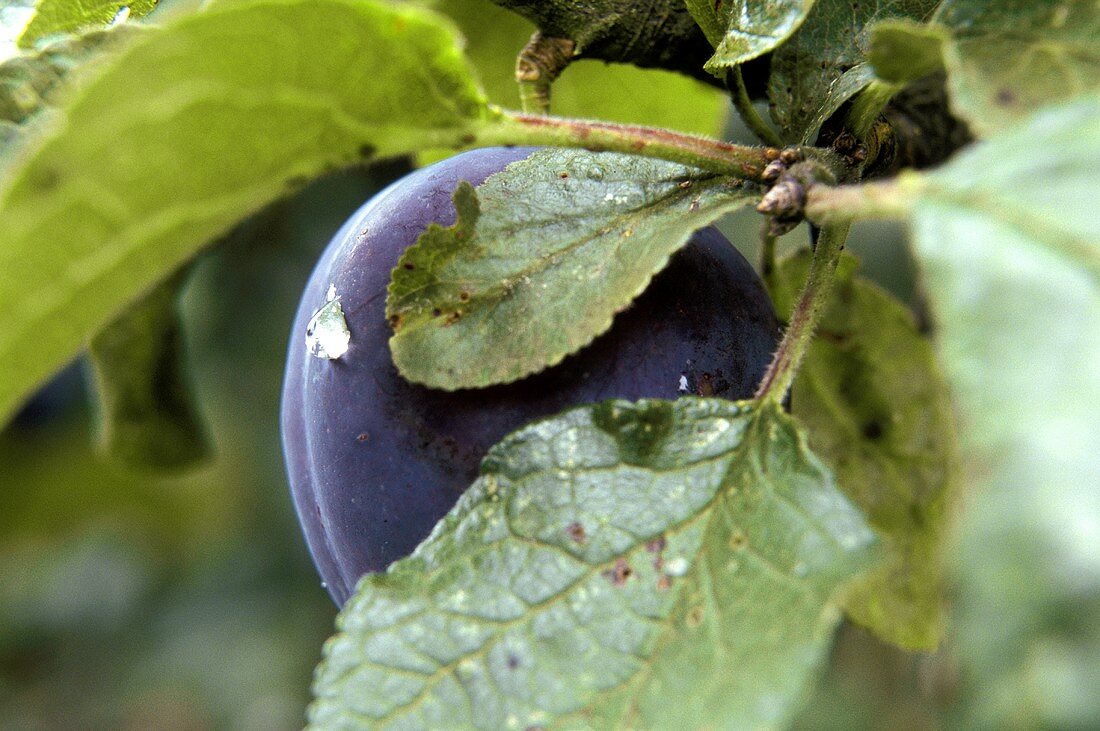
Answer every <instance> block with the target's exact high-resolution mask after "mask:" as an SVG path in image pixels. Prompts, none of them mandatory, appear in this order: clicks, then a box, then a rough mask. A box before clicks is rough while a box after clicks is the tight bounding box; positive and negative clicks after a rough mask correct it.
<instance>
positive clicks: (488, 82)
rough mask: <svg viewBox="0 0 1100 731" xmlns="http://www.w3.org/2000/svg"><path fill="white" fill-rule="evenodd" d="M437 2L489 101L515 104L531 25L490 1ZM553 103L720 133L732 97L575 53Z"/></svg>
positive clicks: (591, 115) (576, 112)
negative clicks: (519, 62) (519, 57)
mask: <svg viewBox="0 0 1100 731" xmlns="http://www.w3.org/2000/svg"><path fill="white" fill-rule="evenodd" d="M436 7H437V8H438V9H439V10H440V11H441V12H444V13H446V14H447V15H448V16H450V17H452V18H454V20H455V22H456V23H457V25H458V27H459V28H460V29H461V30H462V33H463V34H464V35H465V37H466V49H465V50H466V54H467V55H468V56H469V57H470V59H471V60H472V61H473V63H474V66H475V67H476V68H477V71H478V76H479V77H480V79H481V81H482V82H483V83H484V84H485V90H486V93H487V94H488V96H489V99H490V101H492V102H494V103H496V104H499V105H501V106H503V107H505V108H508V109H515V108H517V107H518V106H519V103H520V100H519V92H518V87H517V85H516V79H515V67H516V54H517V53H519V51H520V49H521V48H523V45H524V44H525V43H526V42H527V40H528V39H529V38H530V37H531V33H532V32H533V31H534V26H533V25H531V23H529V22H528V21H526V20H524V19H523V18H521V17H520V16H519V15H517V14H516V13H514V12H511V11H509V10H505V9H504V8H500V7H497V6H496V5H494V4H493V3H492V2H489V0H445V1H444V2H438V3H437V4H436ZM672 100H675V101H674V102H673V101H672ZM552 105H553V111H554V114H556V115H557V116H559V117H576V118H583V119H602V120H606V121H610V122H624V123H631V124H641V125H648V126H651V127H666V128H670V129H678V130H682V131H684V132H693V133H696V134H703V135H709V136H711V137H718V136H720V135H721V133H722V129H723V125H724V123H725V119H726V116H727V113H728V110H729V98H728V97H727V96H726V95H725V94H724V93H723V92H722V91H721V90H719V89H717V88H715V87H714V86H710V85H708V84H703V83H700V82H698V81H695V80H694V79H691V78H688V77H686V76H683V75H682V74H677V73H673V72H670V71H661V70H658V69H640V68H637V67H635V66H631V65H628V64H606V63H603V62H601V61H595V60H579V61H574V62H573V63H571V64H570V65H569V68H567V69H566V70H565V73H563V74H562V75H561V76H560V77H559V78H558V79H557V81H555V82H554V87H553V97H552Z"/></svg>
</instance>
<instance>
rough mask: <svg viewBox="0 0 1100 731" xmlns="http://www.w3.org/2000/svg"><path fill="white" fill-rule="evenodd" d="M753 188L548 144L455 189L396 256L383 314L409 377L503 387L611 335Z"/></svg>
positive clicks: (452, 385) (444, 384) (447, 384)
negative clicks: (619, 317)
mask: <svg viewBox="0 0 1100 731" xmlns="http://www.w3.org/2000/svg"><path fill="white" fill-rule="evenodd" d="M758 196H759V193H758V192H757V191H755V190H753V189H746V188H744V187H743V186H742V183H741V181H739V180H732V179H730V178H724V177H720V176H715V175H711V174H708V173H703V172H701V171H698V170H695V169H693V168H687V167H684V166H682V165H678V164H676V163H670V162H664V161H660V160H651V159H647V158H640V157H636V156H631V155H620V154H614V153H591V152H586V151H583V150H561V149H547V150H542V151H539V152H536V153H535V154H533V155H531V157H529V158H527V159H526V160H523V161H520V162H516V163H513V164H511V165H509V166H508V168H506V169H505V170H504V171H502V172H500V173H498V174H496V175H494V176H492V177H490V178H489V179H488V180H486V181H485V183H483V184H482V185H481V186H480V187H479V188H478V189H477V192H476V194H475V192H474V190H473V188H471V187H470V186H469V185H466V186H463V187H460V188H459V189H458V191H456V193H455V206H456V209H457V212H458V220H457V223H455V225H454V226H452V227H450V228H443V227H441V226H436V225H433V226H431V227H429V229H428V230H427V231H426V232H425V233H424V235H423V236H421V238H420V240H419V241H418V242H417V243H416V244H415V245H414V246H411V247H410V248H409V249H408V250H407V251H406V252H405V254H404V255H403V256H402V257H401V261H400V263H399V264H398V266H397V268H396V269H395V270H394V275H393V281H392V283H391V285H390V289H389V299H388V301H387V307H386V314H387V317H389V318H390V321H391V323H393V325H394V331H395V334H394V336H393V338H391V340H390V349H391V350H392V352H393V359H394V363H395V364H396V365H397V367H398V369H399V370H400V371H401V373H402V375H404V376H405V377H406V378H407V379H409V380H411V381H415V382H417V383H423V384H426V385H429V386H432V387H435V388H445V389H448V390H451V389H456V388H470V387H480V386H488V385H491V384H495V383H508V382H510V381H514V380H517V379H519V378H522V377H523V376H526V375H529V374H531V373H534V372H537V371H540V370H542V369H544V368H546V367H548V366H552V365H554V364H556V363H558V362H560V361H561V359H562V358H564V357H565V356H567V355H569V354H571V353H574V352H576V351H577V350H579V349H580V348H582V347H584V346H585V345H587V344H588V343H590V342H591V341H592V340H593V339H594V338H595V337H596V336H598V335H600V334H601V333H603V332H604V331H606V330H607V329H608V328H609V327H610V326H611V322H612V318H613V317H614V316H615V313H616V312H619V311H620V310H622V309H624V308H626V307H627V306H628V305H629V304H630V303H631V302H632V301H633V300H634V298H635V297H637V296H638V295H639V294H641V292H642V290H644V289H645V287H646V285H647V284H649V281H650V279H652V277H653V275H654V274H656V273H657V272H659V271H660V270H661V269H663V268H664V266H665V264H667V263H668V259H669V257H670V256H671V255H672V254H673V253H675V252H676V250H677V249H679V248H680V247H681V246H683V245H684V244H685V243H686V242H687V240H688V238H689V237H690V236H691V233H692V232H693V231H695V230H696V229H698V228H701V227H703V226H706V225H707V224H709V223H711V222H712V221H714V220H715V219H717V218H718V217H719V216H721V215H722V214H724V213H727V212H729V211H732V210H735V209H736V208H739V207H741V206H743V205H745V204H746V203H749V202H750V201H752V200H755V199H756V198H757V197H758Z"/></svg>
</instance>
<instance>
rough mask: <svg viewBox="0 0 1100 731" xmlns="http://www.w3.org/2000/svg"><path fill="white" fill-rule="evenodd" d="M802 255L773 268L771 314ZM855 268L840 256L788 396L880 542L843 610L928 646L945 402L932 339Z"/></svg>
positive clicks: (784, 304)
mask: <svg viewBox="0 0 1100 731" xmlns="http://www.w3.org/2000/svg"><path fill="white" fill-rule="evenodd" d="M809 262H810V255H809V252H808V251H804V252H801V253H799V254H797V255H796V256H793V257H791V258H790V259H788V260H786V261H784V262H783V264H782V266H781V267H780V269H779V275H780V276H779V279H780V282H779V284H778V286H777V287H776V289H777V290H778V291H777V292H776V293H775V294H773V297H775V298H776V307H777V309H778V310H779V311H780V312H789V311H790V310H791V307H792V306H793V304H794V300H795V298H796V297H797V295H798V292H799V289H800V288H801V286H802V283H803V282H804V281H805V279H806V273H807V271H808V269H809ZM856 268H857V264H856V262H855V260H854V259H852V258H850V257H846V258H845V259H843V260H842V262H841V266H840V268H839V269H838V271H837V280H836V283H835V285H834V286H835V289H834V292H833V295H832V297H831V299H830V303H829V306H828V309H827V310H826V312H825V314H824V316H823V318H822V321H821V325H820V327H819V329H818V333H817V336H816V337H815V339H814V342H813V344H812V345H811V346H810V350H809V352H808V353H807V356H806V360H805V362H804V363H803V365H802V369H801V370H800V371H799V374H798V379H797V380H796V381H795V384H794V390H793V393H792V395H791V402H792V403H793V404H794V406H793V409H794V414H795V416H796V417H798V418H799V419H800V420H801V421H802V422H803V423H804V424H805V425H806V431H807V433H808V434H809V438H810V445H811V447H813V449H814V451H815V452H816V453H817V454H818V455H820V456H821V458H822V459H823V460H824V461H825V462H826V463H827V464H828V465H829V466H830V467H831V468H832V470H833V472H834V473H835V474H836V479H837V484H838V485H839V486H840V488H841V489H842V490H844V493H845V494H846V495H848V497H849V498H851V500H852V501H853V502H854V503H855V504H856V505H857V506H859V508H860V509H861V510H862V511H863V513H864V514H865V515H866V516H868V519H869V521H870V523H871V525H872V526H874V528H875V529H876V530H877V531H878V532H879V533H880V535H882V537H883V538H884V539H885V540H884V543H885V546H886V548H887V558H886V560H885V561H884V562H883V563H882V564H881V565H880V566H878V567H876V568H875V569H874V570H872V571H871V572H870V573H869V574H868V575H867V576H865V577H862V578H860V579H859V580H858V581H857V582H856V583H855V584H853V586H852V587H851V588H850V589H849V590H848V592H847V594H846V597H845V602H844V608H845V611H846V612H847V613H848V616H849V617H851V618H852V619H854V620H855V621H857V622H859V623H860V624H863V625H865V626H867V627H868V628H870V629H871V630H872V631H874V632H875V634H877V635H878V636H879V637H882V638H883V639H886V640H889V641H890V642H893V643H895V644H898V645H901V646H902V647H906V648H911V649H912V648H923V649H931V648H934V647H935V646H936V645H937V644H938V643H939V641H940V639H941V636H942V633H943V567H942V564H943V556H942V550H941V549H942V543H943V540H944V537H945V535H944V534H945V529H946V516H947V514H948V512H949V511H948V507H949V506H948V504H947V499H948V488H949V487H950V486H951V482H952V477H953V473H954V467H955V454H954V450H955V442H954V437H955V434H954V424H953V422H952V413H951V401H950V399H949V397H948V393H947V385H946V383H945V382H944V378H943V374H942V373H941V372H940V367H939V364H938V363H937V362H936V357H935V354H934V353H933V350H932V343H931V341H929V340H928V338H927V337H926V336H924V335H923V334H921V333H920V332H919V331H918V329H917V326H916V324H915V323H914V322H913V317H912V315H911V314H910V313H909V311H908V309H906V308H905V307H904V306H903V305H902V304H901V303H900V302H898V301H897V300H895V299H894V298H893V297H891V296H890V295H889V294H887V293H886V292H884V291H882V290H881V289H879V288H878V287H876V286H875V285H874V284H872V283H871V282H870V281H868V280H866V279H864V278H862V277H860V276H858V275H857V274H856ZM776 295H778V296H776Z"/></svg>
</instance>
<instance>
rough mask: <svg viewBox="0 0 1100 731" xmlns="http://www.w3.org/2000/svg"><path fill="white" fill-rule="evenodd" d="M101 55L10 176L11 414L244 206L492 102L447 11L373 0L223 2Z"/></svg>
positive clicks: (1, 221) (467, 125) (1, 292)
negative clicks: (443, 14) (105, 60)
mask: <svg viewBox="0 0 1100 731" xmlns="http://www.w3.org/2000/svg"><path fill="white" fill-rule="evenodd" d="M101 68H102V72H101V74H100V75H99V76H98V78H96V79H94V80H92V81H90V82H89V83H88V84H87V85H86V86H85V88H84V89H83V90H82V91H81V93H79V94H74V95H72V97H71V100H70V101H69V103H68V104H67V105H66V106H65V107H64V109H63V110H62V111H63V112H64V114H63V116H60V118H59V119H58V120H57V123H56V124H55V125H53V126H52V127H51V128H50V129H49V130H48V132H47V133H45V134H44V135H43V137H42V138H41V140H40V141H39V142H38V144H37V145H35V146H32V149H29V150H27V151H26V154H25V155H24V156H23V159H22V164H21V165H20V166H19V167H16V168H13V169H12V170H11V171H9V176H8V178H7V179H6V180H4V181H2V183H0V185H2V187H0V227H2V228H0V311H2V312H3V313H4V325H3V328H0V419H3V418H5V417H7V416H8V415H10V413H11V411H12V409H13V408H14V407H15V405H16V404H17V403H18V402H19V401H20V399H21V398H22V397H24V396H25V395H26V394H27V392H28V391H29V390H30V389H31V387H32V386H33V385H34V384H35V383H36V382H37V381H39V380H41V379H42V378H43V377H45V376H46V375H48V374H49V373H50V372H52V371H53V370H55V369H56V368H57V367H59V366H60V365H61V364H62V363H64V362H65V361H66V360H67V359H69V358H71V357H72V356H73V354H75V353H76V352H77V351H78V350H79V348H80V347H81V345H82V344H83V342H84V341H85V339H86V337H87V335H88V334H89V333H91V332H94V331H96V330H97V329H99V328H100V327H102V326H103V325H105V324H106V323H107V322H108V321H109V320H110V319H111V318H112V317H114V316H115V315H117V314H118V313H119V311H120V310H121V309H122V308H123V307H124V306H125V305H126V304H127V303H128V302H129V301H131V300H133V299H134V298H135V297H137V296H138V295H140V294H141V293H143V292H145V291H147V290H149V289H150V288H151V287H152V286H153V285H154V284H155V283H156V282H157V281H158V280H159V279H161V278H163V277H165V276H167V275H168V274H169V273H171V272H172V271H174V270H175V269H177V268H178V267H179V265H180V264H181V263H182V262H183V261H185V260H187V259H188V258H189V257H191V256H193V255H194V254H195V252H196V251H197V250H198V249H200V248H201V247H202V246H203V245H204V244H205V243H207V242H208V241H210V240H211V239H212V238H214V237H216V236H218V235H219V234H221V233H223V232H225V231H226V230H227V229H228V228H229V227H230V226H232V225H233V224H234V223H235V222H237V221H238V220H240V219H241V218H243V217H244V216H246V215H248V214H250V213H252V212H254V211H256V210H257V209H259V208H260V207H262V206H263V205H265V204H267V203H268V202H270V201H272V200H273V199H275V198H277V197H279V196H281V195H284V194H285V193H286V192H287V191H288V190H291V189H293V188H295V187H297V186H299V185H301V184H302V182H304V181H305V180H308V179H309V178H311V177H314V176H317V175H319V174H320V173H322V172H323V171H325V170H328V169H331V168H333V167H335V166H340V165H349V164H353V163H356V162H360V161H362V160H364V159H368V158H372V157H386V156H392V155H396V154H400V153H403V152H406V151H409V150H412V149H416V148H418V147H422V146H447V145H454V144H458V143H459V142H460V141H461V140H462V138H463V137H464V136H465V135H467V134H469V133H470V131H471V129H472V128H474V127H475V126H476V125H478V124H479V123H481V120H482V119H483V117H484V116H485V114H486V112H485V106H484V102H483V99H482V96H481V94H480V92H479V91H478V90H477V88H476V86H475V85H474V84H473V82H472V81H471V77H470V73H469V69H468V68H467V65H466V63H465V62H464V61H463V60H462V58H461V56H460V54H459V51H458V49H457V45H456V43H455V38H454V37H453V35H452V33H451V32H450V31H449V30H448V29H447V28H446V27H445V26H443V25H441V24H440V22H439V21H438V20H437V17H436V16H434V15H430V14H427V13H426V12H425V11H422V10H418V9H415V8H412V7H405V6H398V5H392V4H383V3H378V2H370V1H369V0H308V1H307V0H263V1H258V2H255V1H254V2H240V3H232V4H227V5H225V6H219V7H216V8H215V9H214V10H212V11H211V12H209V13H202V14H198V15H194V16H190V17H187V18H184V19H183V20H182V21H180V22H178V23H176V24H173V25H170V26H166V27H165V28H163V29H157V30H150V31H149V32H148V33H147V34H145V35H144V37H143V38H142V39H141V41H140V42H139V43H137V44H136V45H134V46H133V47H130V48H128V49H127V50H126V51H125V52H124V53H122V54H121V55H120V56H118V57H117V58H115V59H113V61H111V62H110V63H109V64H103V65H101Z"/></svg>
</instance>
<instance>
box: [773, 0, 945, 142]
mask: <svg viewBox="0 0 1100 731" xmlns="http://www.w3.org/2000/svg"><path fill="white" fill-rule="evenodd" d="M938 4H939V3H938V1H937V0H869V1H868V2H860V3H853V2H850V0H818V2H816V3H815V4H814V6H813V9H812V10H811V11H810V13H809V15H808V16H807V18H806V20H805V22H804V23H803V24H802V26H801V27H800V28H799V30H798V32H797V33H795V34H794V35H793V36H792V37H791V38H790V39H789V40H788V41H787V42H786V43H784V44H783V45H782V46H780V47H779V48H778V49H776V51H775V53H774V54H773V55H772V74H771V77H770V78H769V79H768V98H769V99H770V100H771V105H772V117H773V119H775V122H776V124H778V125H779V127H780V129H781V130H782V132H783V135H784V137H785V139H786V140H787V141H788V142H792V143H812V142H813V141H814V139H815V138H816V136H817V132H818V130H819V129H820V127H821V125H822V124H824V122H825V121H826V120H827V119H828V118H829V117H831V116H832V115H833V113H834V112H836V111H837V110H838V109H839V108H840V107H841V105H843V104H844V102H846V101H848V99H850V98H851V97H852V96H854V95H855V94H857V93H859V92H860V91H861V90H862V89H863V88H864V87H866V86H867V85H868V84H870V83H871V81H872V80H873V79H874V73H873V72H872V70H871V67H870V64H869V63H868V61H867V52H868V48H869V44H870V27H871V26H872V25H873V24H874V23H876V22H878V21H882V20H888V19H891V18H908V19H911V20H917V21H922V20H925V19H927V18H928V16H929V15H930V14H931V13H932V11H933V10H934V9H935V7H936V6H937V5H938Z"/></svg>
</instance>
